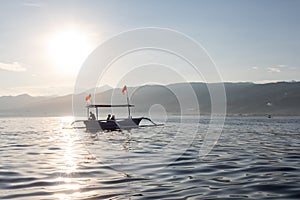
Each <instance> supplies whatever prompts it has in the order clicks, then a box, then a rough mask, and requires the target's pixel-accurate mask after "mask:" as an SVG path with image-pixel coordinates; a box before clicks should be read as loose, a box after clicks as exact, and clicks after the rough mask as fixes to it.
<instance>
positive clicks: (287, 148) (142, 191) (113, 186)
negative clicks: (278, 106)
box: [0, 116, 300, 200]
mask: <svg viewBox="0 0 300 200" xmlns="http://www.w3.org/2000/svg"><path fill="white" fill-rule="evenodd" d="M71 121H72V118H68V117H62V118H0V199H30V200H34V199H72V200H73V199H300V118H299V117H276V116H275V117H273V118H271V119H268V118H266V117H227V118H226V121H225V125H224V127H223V130H222V134H221V135H220V138H219V140H218V141H217V140H215V141H214V143H213V144H214V147H213V149H212V150H211V151H210V152H209V153H208V154H207V155H203V154H201V153H200V152H201V151H200V150H201V148H203V144H204V142H205V141H206V137H208V138H209V135H208V134H207V132H208V129H209V124H210V120H209V118H205V117H204V118H201V119H200V120H199V119H195V118H193V117H185V118H184V120H181V119H179V118H176V117H174V119H169V120H168V121H167V122H166V123H165V126H160V127H151V128H150V127H148V128H139V129H132V130H130V131H113V132H99V133H87V132H85V130H84V129H72V128H71V127H70V122H71ZM214 139H216V138H214Z"/></svg>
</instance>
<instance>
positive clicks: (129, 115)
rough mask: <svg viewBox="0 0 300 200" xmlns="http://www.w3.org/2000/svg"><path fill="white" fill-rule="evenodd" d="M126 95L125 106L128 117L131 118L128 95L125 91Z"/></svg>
mask: <svg viewBox="0 0 300 200" xmlns="http://www.w3.org/2000/svg"><path fill="white" fill-rule="evenodd" d="M126 96H127V105H128V106H127V108H128V118H131V114H130V106H129V105H130V104H129V97H128V92H127V91H126Z"/></svg>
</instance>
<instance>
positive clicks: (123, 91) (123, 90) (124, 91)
mask: <svg viewBox="0 0 300 200" xmlns="http://www.w3.org/2000/svg"><path fill="white" fill-rule="evenodd" d="M126 92H127V87H126V85H124V87H123V89H122V94H125V93H126Z"/></svg>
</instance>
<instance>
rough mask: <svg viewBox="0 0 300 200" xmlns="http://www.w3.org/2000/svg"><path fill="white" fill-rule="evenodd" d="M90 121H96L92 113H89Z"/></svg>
mask: <svg viewBox="0 0 300 200" xmlns="http://www.w3.org/2000/svg"><path fill="white" fill-rule="evenodd" d="M90 120H96V116H95V114H94V113H92V112H90Z"/></svg>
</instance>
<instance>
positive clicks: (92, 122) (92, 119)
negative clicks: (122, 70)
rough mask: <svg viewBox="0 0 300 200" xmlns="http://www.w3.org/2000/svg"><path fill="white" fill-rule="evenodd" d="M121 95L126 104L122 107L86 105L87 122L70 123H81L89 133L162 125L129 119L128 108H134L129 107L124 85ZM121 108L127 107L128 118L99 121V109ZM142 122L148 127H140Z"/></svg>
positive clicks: (149, 120) (147, 119) (138, 118)
mask: <svg viewBox="0 0 300 200" xmlns="http://www.w3.org/2000/svg"><path fill="white" fill-rule="evenodd" d="M122 93H123V94H126V95H127V104H124V105H109V104H87V106H86V108H87V118H88V119H87V120H76V121H74V122H73V123H72V125H73V124H75V123H76V122H83V123H84V124H85V127H86V130H87V131H89V132H94V131H102V130H108V131H114V130H122V129H132V128H138V127H149V126H161V125H163V124H156V123H154V122H153V121H152V120H151V119H149V118H147V117H136V118H135V117H131V114H130V108H131V107H134V105H131V104H130V103H129V97H128V92H127V87H126V85H125V86H124V87H123V89H122ZM85 99H86V101H87V102H90V101H91V94H90V95H88V96H87V97H86V98H85ZM112 107H117V108H122V107H127V109H128V117H127V118H123V119H115V117H114V116H112V117H111V118H110V116H109V117H108V118H107V119H106V120H100V119H99V115H98V113H99V108H112ZM90 109H95V111H96V115H95V114H94V113H93V112H90ZM142 120H146V121H148V122H150V123H151V124H150V125H142V126H141V125H140V123H141V121H142Z"/></svg>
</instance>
